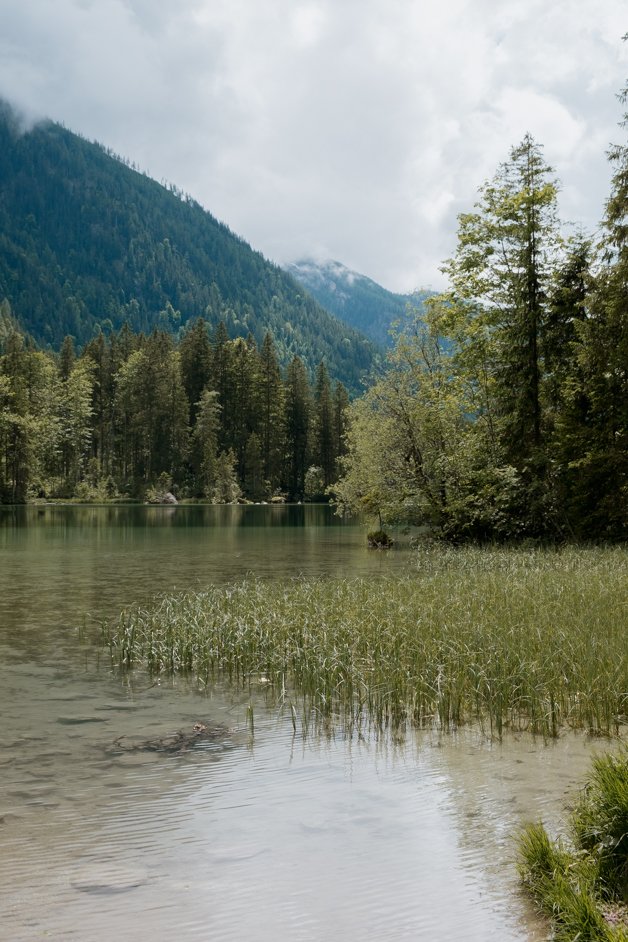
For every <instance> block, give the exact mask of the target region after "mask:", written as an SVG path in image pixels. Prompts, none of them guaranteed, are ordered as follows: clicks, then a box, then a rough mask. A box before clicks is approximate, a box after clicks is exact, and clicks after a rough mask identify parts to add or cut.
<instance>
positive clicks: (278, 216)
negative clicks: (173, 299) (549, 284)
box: [0, 0, 628, 292]
mask: <svg viewBox="0 0 628 942" xmlns="http://www.w3.org/2000/svg"><path fill="white" fill-rule="evenodd" d="M627 30H628V9H627V8H626V2H625V0H550V2H548V0H176V2H173V0H55V2H54V3H50V0H0V96H1V97H4V98H6V99H8V100H9V101H10V102H12V103H13V104H14V105H16V106H18V107H19V108H20V109H21V111H22V112H23V114H24V116H25V119H26V121H31V122H32V121H34V120H36V119H38V118H39V117H49V118H52V119H54V120H56V121H60V122H62V123H63V124H65V126H66V127H68V128H70V129H71V130H73V131H77V132H80V133H81V134H82V135H84V136H85V137H87V138H89V139H91V140H98V141H100V142H101V143H103V144H105V145H107V146H108V147H111V148H112V149H113V150H114V151H116V152H117V153H119V154H120V155H122V156H124V157H127V158H128V159H130V160H131V161H132V162H133V163H135V164H136V165H137V166H139V167H140V168H141V169H142V170H144V171H145V172H147V173H148V174H149V175H150V176H152V177H154V178H155V179H157V180H160V181H167V182H170V183H174V184H176V185H177V186H178V187H179V188H181V189H182V190H184V191H185V192H187V193H189V194H190V195H191V196H193V197H194V198H195V199H196V200H198V202H199V203H201V204H202V205H203V206H204V207H205V208H206V209H208V210H209V211H210V212H211V213H212V214H213V215H214V216H216V217H218V219H220V220H221V221H223V222H225V223H227V225H228V226H229V227H230V228H231V229H232V230H233V231H234V232H236V233H237V234H238V235H240V236H242V237H243V238H244V239H246V241H247V242H249V243H250V244H251V245H252V246H253V248H255V249H258V250H259V251H261V252H263V253H264V255H266V257H267V258H270V259H272V260H273V261H275V262H277V263H279V264H282V263H286V262H289V261H294V260H296V259H299V258H302V257H304V256H309V257H314V258H317V259H321V260H322V259H328V258H329V259H335V260H338V261H340V262H342V263H344V264H345V265H347V266H348V267H349V268H352V269H354V270H356V271H358V272H361V273H363V274H366V275H368V276H369V277H371V278H373V279H374V280H375V281H377V282H379V283H380V284H382V285H384V286H385V287H386V288H388V289H390V290H392V291H399V292H406V291H412V290H414V289H417V288H425V287H432V288H435V289H441V288H443V287H444V286H445V281H444V277H443V275H442V274H441V273H440V270H439V268H440V265H441V264H442V263H443V261H444V260H445V259H447V258H448V257H450V256H451V255H452V254H453V252H454V250H455V246H456V230H457V216H458V214H459V213H460V212H467V211H469V210H471V208H472V207H473V204H474V202H475V200H476V198H477V190H478V187H479V186H481V184H482V183H483V182H484V181H485V180H487V179H489V178H490V177H492V176H493V175H494V173H495V172H496V170H497V168H498V166H499V164H500V163H501V162H503V161H504V160H506V159H507V158H508V154H509V151H510V148H511V147H513V146H515V145H516V144H518V143H519V142H520V141H521V139H522V138H523V136H524V135H525V134H526V133H527V132H530V133H531V134H532V135H533V136H534V138H535V139H536V140H537V141H538V142H539V143H540V144H542V145H543V149H544V150H543V152H544V155H545V159H546V160H547V162H548V163H549V164H550V165H551V166H552V167H553V168H554V169H555V171H556V175H557V177H558V179H559V181H560V186H561V191H560V210H561V215H562V217H563V218H564V219H565V220H566V221H568V222H570V223H573V224H576V225H582V226H584V228H585V229H587V230H593V229H594V228H595V227H596V226H597V225H598V224H599V221H600V219H601V217H602V214H603V210H604V201H605V199H606V198H607V197H608V194H609V181H610V173H611V170H610V167H609V165H608V161H607V159H606V152H607V150H608V147H609V145H610V144H611V143H621V142H622V141H623V140H624V139H625V133H626V132H625V130H622V129H620V128H619V126H618V122H619V121H620V119H621V117H622V114H621V106H620V104H619V103H618V101H617V98H616V95H617V93H618V92H619V91H620V90H621V88H622V87H623V86H624V85H625V82H626V79H627V78H628V42H622V39H621V37H622V36H623V35H624V34H625V33H626V32H627Z"/></svg>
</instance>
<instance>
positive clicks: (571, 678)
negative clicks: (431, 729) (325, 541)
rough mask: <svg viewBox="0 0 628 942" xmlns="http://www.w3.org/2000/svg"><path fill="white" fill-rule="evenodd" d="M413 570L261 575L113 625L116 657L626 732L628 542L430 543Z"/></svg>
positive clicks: (280, 690)
mask: <svg viewBox="0 0 628 942" xmlns="http://www.w3.org/2000/svg"><path fill="white" fill-rule="evenodd" d="M416 558H417V565H416V570H415V571H413V572H411V573H410V574H408V575H405V576H403V577H396V578H381V579H376V580H364V579H351V580H342V579H305V580H291V581H274V582H266V581H259V580H256V579H250V580H245V581H242V582H239V583H236V584H231V585H226V586H214V587H210V588H208V589H206V590H204V591H200V592H194V593H187V594H181V595H177V596H170V597H165V598H162V599H160V600H158V601H156V602H155V604H154V605H153V606H151V607H149V608H140V607H137V608H134V609H132V610H129V611H126V612H124V613H123V614H122V615H121V616H120V618H119V619H118V621H117V622H116V623H113V624H109V625H107V626H105V628H104V640H105V643H106V644H107V645H108V646H109V649H110V652H111V657H112V659H113V662H114V663H115V664H117V665H119V666H120V667H121V668H125V669H126V668H132V667H134V666H135V665H142V666H145V667H147V668H148V669H149V670H150V671H151V672H154V673H159V672H175V673H176V672H184V673H189V674H195V675H196V676H197V677H198V679H199V682H201V683H203V684H206V683H208V682H210V681H211V679H212V678H216V677H218V676H220V677H226V678H228V679H230V680H231V681H233V682H234V683H240V684H242V683H249V682H250V681H251V679H255V678H264V683H265V685H266V686H267V690H268V692H269V695H270V696H275V697H276V699H277V700H278V701H280V702H283V703H286V704H288V708H289V710H290V711H291V716H292V717H293V719H294V716H295V713H296V711H295V707H294V704H295V702H297V703H298V713H299V715H300V716H302V717H303V718H304V723H305V722H306V718H307V717H309V716H315V717H319V718H322V719H324V720H325V722H330V721H331V722H335V721H336V720H339V721H341V722H342V723H344V724H345V725H346V726H347V727H349V728H351V729H354V728H356V727H357V728H358V729H359V728H361V727H363V726H364V725H368V726H369V727H375V728H378V729H384V728H392V729H395V730H398V729H400V728H403V727H406V726H408V725H416V726H427V725H437V726H438V727H440V728H442V729H449V728H452V727H455V726H458V725H461V724H463V723H467V722H473V721H476V722H477V721H479V722H481V723H482V724H484V725H485V726H486V727H487V729H488V730H489V731H490V732H491V733H493V734H497V735H501V733H502V731H503V730H504V729H505V728H514V729H528V730H530V731H532V732H534V733H541V734H543V735H548V736H555V735H557V734H558V732H559V730H560V729H561V727H564V726H569V727H573V728H583V729H587V730H589V731H591V732H594V733H599V734H612V733H616V732H618V731H619V730H620V727H622V725H623V724H624V723H625V721H626V713H627V712H628V666H627V661H626V639H627V623H628V608H627V602H628V551H626V549H625V548H621V547H615V548H608V549H605V548H588V549H573V548H567V549H563V550H560V551H556V550H553V551H552V550H539V549H534V550H522V549H478V548H461V549H446V548H438V547H436V548H429V549H423V550H421V551H419V552H418V553H417V557H416Z"/></svg>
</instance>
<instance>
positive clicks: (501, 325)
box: [333, 136, 628, 541]
mask: <svg viewBox="0 0 628 942" xmlns="http://www.w3.org/2000/svg"><path fill="white" fill-rule="evenodd" d="M613 157H614V159H615V160H616V161H617V162H618V164H619V169H618V171H617V174H616V176H615V178H614V187H615V190H614V192H613V195H612V197H611V199H610V201H609V204H608V212H607V232H608V235H607V237H606V239H605V242H604V245H603V246H602V249H603V252H602V254H601V255H598V256H595V254H594V252H593V249H592V246H591V243H590V241H589V240H588V239H586V238H584V237H582V236H578V237H576V238H573V239H571V240H563V239H561V237H560V235H559V231H558V221H557V218H556V184H555V182H554V181H553V180H552V179H551V170H550V168H548V167H547V166H546V165H545V164H544V162H543V160H542V156H541V151H540V148H539V146H538V145H537V144H535V142H534V141H533V140H532V139H531V138H530V137H529V136H527V137H526V138H524V140H523V141H522V143H521V144H520V145H519V146H518V147H515V148H513V150H512V151H511V155H510V159H509V160H508V161H507V162H506V163H505V164H503V165H502V166H501V167H500V168H499V169H498V171H497V173H496V175H495V177H494V178H493V180H491V181H489V182H487V183H486V184H484V186H483V187H482V188H481V189H480V196H479V200H478V203H477V205H476V208H475V211H474V212H472V213H464V214H462V215H461V216H460V217H459V233H458V247H457V250H456V253H455V255H454V257H453V258H452V259H451V260H450V261H449V262H447V263H446V265H445V267H444V271H445V272H446V273H447V274H448V276H449V279H450V284H451V288H450V290H449V291H447V292H446V293H444V294H442V295H440V296H437V297H432V298H430V299H428V301H427V302H426V306H427V308H428V314H427V317H426V318H425V320H426V324H422V323H421V320H419V321H416V322H415V323H409V324H407V325H406V326H405V328H404V329H403V330H402V331H401V332H400V333H399V334H397V336H396V338H395V339H396V344H395V347H394V349H393V350H392V351H391V352H390V353H389V355H388V370H387V372H386V373H385V374H384V375H383V376H381V377H379V378H378V379H377V381H376V382H375V383H374V385H373V386H372V387H371V388H370V389H369V390H368V391H367V393H366V394H365V395H364V396H363V397H362V399H361V400H358V401H357V402H355V403H354V405H353V406H352V408H351V410H350V412H349V417H350V424H349V429H348V431H347V433H346V435H345V445H346V455H345V456H344V458H343V460H342V462H341V477H340V481H338V482H337V483H336V484H335V485H334V487H333V491H334V493H335V497H336V501H337V503H338V505H339V508H340V509H341V510H342V511H359V512H366V513H368V514H373V515H378V516H379V517H380V522H381V520H384V521H388V522H395V521H399V522H401V521H407V522H414V523H418V524H422V525H426V526H428V527H430V528H431V529H432V530H433V531H434V532H436V533H438V534H440V535H442V536H444V537H446V538H447V539H451V540H454V541H462V540H512V539H522V538H533V539H548V538H549V539H554V540H555V539H559V540H565V539H574V538H576V539H585V540H590V539H622V538H625V537H626V536H627V535H628V368H627V364H628V300H627V298H628V295H627V293H626V285H627V284H628V248H627V244H628V243H627V237H626V227H625V224H624V219H625V211H626V207H627V206H628V200H627V198H626V192H628V187H626V185H625V181H626V177H627V174H628V171H627V170H626V167H627V166H628V148H618V149H616V150H615V151H614V153H613ZM622 207H623V208H622Z"/></svg>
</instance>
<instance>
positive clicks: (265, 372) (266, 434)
mask: <svg viewBox="0 0 628 942" xmlns="http://www.w3.org/2000/svg"><path fill="white" fill-rule="evenodd" d="M258 376H259V383H258V415H259V425H258V428H259V436H260V442H261V449H262V459H263V463H264V478H265V480H267V481H268V482H269V484H270V487H271V490H275V489H276V488H277V487H278V486H279V483H280V480H281V472H282V464H283V456H284V445H285V429H284V390H283V383H282V381H281V373H280V370H279V364H278V362H277V354H276V352H275V344H274V342H273V339H272V336H271V334H270V333H269V332H268V331H267V332H266V334H265V336H264V341H263V343H262V349H261V350H260V355H259V373H258Z"/></svg>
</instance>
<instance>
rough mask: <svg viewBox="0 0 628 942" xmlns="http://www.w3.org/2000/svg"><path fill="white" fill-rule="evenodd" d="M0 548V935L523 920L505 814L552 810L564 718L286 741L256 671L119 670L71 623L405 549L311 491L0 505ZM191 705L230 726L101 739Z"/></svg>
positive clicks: (216, 932)
mask: <svg viewBox="0 0 628 942" xmlns="http://www.w3.org/2000/svg"><path fill="white" fill-rule="evenodd" d="M0 563H1V569H0V589H1V591H0V653H1V654H2V658H1V660H0V708H1V709H2V718H3V723H2V727H1V728H0V747H1V748H0V782H1V783H2V788H1V790H0V925H1V926H2V934H3V938H7V939H11V940H15V942H20V940H31V939H37V938H43V937H47V938H52V939H55V940H57V939H58V940H60V939H63V940H65V939H77V940H81V942H105V940H110V939H112V938H116V937H119V938H121V939H125V940H127V939H145V938H150V939H154V940H157V942H160V940H170V939H174V938H176V939H212V940H214V939H216V940H223V939H224V940H231V939H236V938H238V939H241V938H242V936H243V935H244V936H245V937H248V938H250V939H254V940H260V942H264V940H266V939H268V940H270V939H273V940H275V939H276V938H277V936H278V934H279V933H281V934H282V935H283V937H284V938H286V939H289V940H318V939H321V938H328V939H330V940H332V942H335V940H338V942H340V940H346V939H349V938H355V939H361V940H378V942H379V940H386V939H391V940H399V939H413V940H416V939H430V940H432V939H438V940H481V942H485V940H493V939H494V940H500V942H509V940H513V942H514V940H522V939H528V940H536V939H540V938H542V937H543V935H542V932H541V928H540V927H539V926H538V925H537V923H536V922H535V920H534V918H533V917H532V915H531V913H530V911H529V910H528V909H527V908H526V903H525V901H524V900H523V899H522V898H521V897H520V896H519V894H518V892H517V888H516V878H515V875H514V870H513V868H512V851H513V848H512V843H511V834H512V831H513V829H514V828H516V826H517V825H518V823H519V822H521V821H522V820H523V819H524V818H526V817H538V816H539V815H541V814H543V815H544V816H546V817H548V818H549V819H550V821H553V822H556V821H557V819H558V815H559V813H560V811H561V809H562V807H563V802H564V799H565V794H566V793H572V792H573V790H574V788H575V787H576V785H577V783H578V782H579V781H580V780H581V779H582V777H583V775H584V773H585V770H586V767H587V765H588V758H589V755H590V752H591V746H590V744H588V743H587V742H586V740H584V739H583V738H581V737H575V736H574V737H569V736H565V737H563V738H562V739H560V740H559V741H558V742H556V743H554V744H551V745H544V744H543V743H542V742H539V741H534V740H531V739H528V738H526V737H520V738H518V739H517V740H515V739H511V740H506V741H505V742H504V743H503V744H502V745H498V744H494V743H493V744H491V743H489V742H487V741H486V740H484V739H482V738H481V737H480V736H479V735H478V734H475V733H473V732H469V733H465V734H464V735H463V734H459V735H451V736H436V735H433V734H430V733H423V734H417V735H416V737H414V738H412V739H411V740H410V741H408V742H406V743H405V744H403V745H399V744H394V743H391V742H388V741H380V742H375V741H359V742H355V741H354V742H349V741H346V740H344V739H343V738H342V736H338V737H337V738H335V739H322V740H311V741H307V742H303V741H301V740H298V739H297V740H295V739H293V736H292V726H291V724H290V722H289V720H288V718H287V717H281V716H279V715H277V714H276V713H275V712H273V711H270V710H268V709H266V707H265V701H264V695H263V690H262V689H260V688H256V687H252V688H251V689H248V688H247V689H244V690H233V689H229V688H228V687H223V686H221V685H220V684H217V685H215V686H214V687H212V688H211V689H210V690H207V691H205V692H204V693H199V692H198V691H197V690H195V689H194V688H192V687H190V686H189V685H188V684H187V683H186V682H185V680H181V679H177V680H175V681H166V680H162V681H160V682H159V683H158V684H157V683H154V682H153V681H152V680H151V678H149V677H146V676H143V675H141V674H137V675H134V676H133V677H131V678H127V679H126V680H124V681H121V680H120V679H118V678H116V677H115V676H114V675H112V674H111V672H110V671H109V668H108V664H107V661H106V658H105V657H104V656H102V655H100V652H99V650H98V646H97V644H96V643H95V641H94V640H93V639H92V640H89V637H90V629H89V625H90V624H91V623H88V630H87V636H88V640H87V641H85V642H83V643H82V644H79V643H78V631H77V628H78V626H80V625H81V623H82V620H83V616H84V614H85V613H86V612H90V613H91V614H92V615H93V616H94V617H95V618H97V617H99V616H100V615H103V614H104V615H111V614H114V613H116V612H117V611H118V610H119V609H120V608H121V607H122V606H124V605H126V604H129V603H131V602H133V601H136V600H141V599H147V598H149V597H150V596H151V595H153V594H154V593H155V592H161V591H170V590H172V589H175V588H179V589H186V588H189V587H192V586H201V585H204V584H207V583H209V582H218V581H225V580H232V579H237V578H241V577H242V576H244V575H245V574H246V573H248V572H255V573H256V574H257V575H259V576H260V577H262V578H274V577H276V576H277V575H280V576H294V577H298V575H299V574H300V573H305V574H307V575H313V574H315V575H322V576H330V577H333V576H336V575H358V574H359V575H362V576H364V575H369V576H372V577H373V578H377V577H378V576H379V575H380V574H382V575H385V574H387V573H389V572H390V571H394V570H396V569H406V568H407V567H408V566H411V565H412V555H411V553H410V552H409V550H408V549H407V547H405V548H404V546H403V545H402V546H401V547H400V548H398V549H397V550H396V551H394V552H392V553H377V552H375V553H374V552H372V551H371V552H370V551H369V550H368V549H367V548H366V546H365V540H364V528H362V527H359V526H356V525H353V524H348V523H343V522H342V521H340V520H338V518H335V517H333V516H332V514H331V513H330V511H329V509H328V508H321V507H311V506H304V507H294V508H293V507H233V508H232V507H173V508H164V507H114V506H111V507H104V508H99V507H98V508H97V507H45V508H0ZM251 702H252V703H253V708H254V714H255V738H254V740H252V739H251V736H250V730H249V726H248V724H247V707H248V706H249V703H251ZM196 722H207V723H211V724H224V726H225V727H226V728H228V732H227V733H225V735H224V736H221V737H219V738H218V739H217V740H215V741H210V742H204V743H200V744H199V745H198V746H196V747H194V748H190V749H188V750H183V751H181V752H180V753H177V754H167V753H160V752H154V751H151V750H144V749H132V750H131V749H129V750H125V749H123V748H120V743H127V742H128V743H134V744H137V743H141V742H142V741H144V740H146V741H149V740H150V741H154V740H155V739H159V738H160V737H166V736H168V735H170V734H172V733H173V732H175V731H177V730H189V729H191V728H192V726H193V724H194V723H196ZM116 744H117V745H116Z"/></svg>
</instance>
